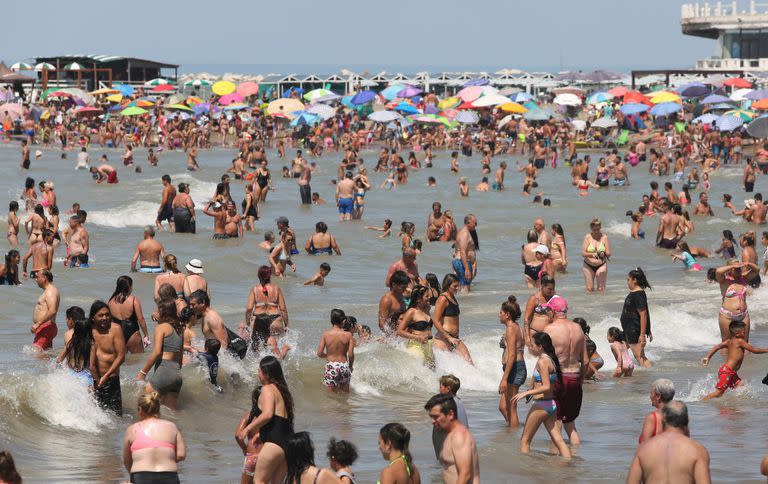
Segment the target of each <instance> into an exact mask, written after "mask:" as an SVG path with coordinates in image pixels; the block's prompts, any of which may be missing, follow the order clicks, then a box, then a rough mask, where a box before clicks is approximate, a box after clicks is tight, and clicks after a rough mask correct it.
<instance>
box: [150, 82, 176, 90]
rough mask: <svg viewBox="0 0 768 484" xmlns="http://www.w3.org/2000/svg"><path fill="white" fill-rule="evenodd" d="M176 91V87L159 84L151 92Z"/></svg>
mask: <svg viewBox="0 0 768 484" xmlns="http://www.w3.org/2000/svg"><path fill="white" fill-rule="evenodd" d="M175 90H176V86H172V85H170V84H158V85H156V86H155V87H153V88H152V90H151V92H170V91H175Z"/></svg>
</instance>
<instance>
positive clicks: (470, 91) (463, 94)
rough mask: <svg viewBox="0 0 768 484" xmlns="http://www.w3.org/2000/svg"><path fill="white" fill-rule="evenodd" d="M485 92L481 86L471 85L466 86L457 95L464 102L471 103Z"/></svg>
mask: <svg viewBox="0 0 768 484" xmlns="http://www.w3.org/2000/svg"><path fill="white" fill-rule="evenodd" d="M482 94H483V89H482V87H481V86H469V87H465V88H464V89H462V90H461V91H459V92H458V93H457V94H456V97H457V98H459V99H461V100H462V101H464V102H468V103H471V102H472V101H474V100H476V99H477V98H479V97H480V96H481V95H482Z"/></svg>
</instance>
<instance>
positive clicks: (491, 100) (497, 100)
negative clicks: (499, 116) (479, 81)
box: [466, 88, 512, 108]
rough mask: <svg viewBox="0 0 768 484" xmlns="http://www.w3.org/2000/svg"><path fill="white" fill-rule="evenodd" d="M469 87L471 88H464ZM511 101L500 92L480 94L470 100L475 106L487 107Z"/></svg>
mask: <svg viewBox="0 0 768 484" xmlns="http://www.w3.org/2000/svg"><path fill="white" fill-rule="evenodd" d="M466 89H471V88H466ZM510 102H512V101H510V100H509V98H508V97H506V96H502V95H501V94H491V95H489V96H482V97H479V98H478V99H475V100H474V101H472V106H473V107H476V108H489V107H493V106H501V105H503V104H508V103H510Z"/></svg>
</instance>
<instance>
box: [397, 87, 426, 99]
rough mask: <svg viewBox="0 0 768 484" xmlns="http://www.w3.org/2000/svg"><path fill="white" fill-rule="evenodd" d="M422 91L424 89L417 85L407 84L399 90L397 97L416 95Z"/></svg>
mask: <svg viewBox="0 0 768 484" xmlns="http://www.w3.org/2000/svg"><path fill="white" fill-rule="evenodd" d="M422 92H424V91H422V90H421V89H419V88H418V87H416V86H405V87H404V88H403V89H401V90H400V91H398V92H397V97H401V98H407V97H416V96H418V95H419V94H421V93H422Z"/></svg>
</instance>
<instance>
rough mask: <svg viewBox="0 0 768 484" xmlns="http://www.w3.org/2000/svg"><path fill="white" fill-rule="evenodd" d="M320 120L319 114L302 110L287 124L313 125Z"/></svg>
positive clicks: (294, 125)
mask: <svg viewBox="0 0 768 484" xmlns="http://www.w3.org/2000/svg"><path fill="white" fill-rule="evenodd" d="M320 121H321V118H320V116H318V115H317V114H312V113H308V112H306V111H302V112H300V113H299V114H297V115H296V117H295V118H293V119H292V120H291V122H290V123H289V126H293V127H296V126H303V125H307V126H314V125H315V124H317V123H319V122H320Z"/></svg>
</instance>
